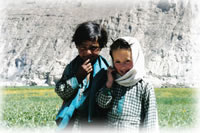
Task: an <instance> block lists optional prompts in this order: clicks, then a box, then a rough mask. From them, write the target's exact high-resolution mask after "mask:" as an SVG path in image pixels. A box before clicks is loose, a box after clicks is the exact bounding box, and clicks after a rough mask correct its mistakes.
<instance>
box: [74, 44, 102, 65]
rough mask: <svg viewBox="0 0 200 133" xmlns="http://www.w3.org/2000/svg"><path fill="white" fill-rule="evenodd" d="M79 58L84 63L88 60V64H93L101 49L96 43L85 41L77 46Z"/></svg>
mask: <svg viewBox="0 0 200 133" xmlns="http://www.w3.org/2000/svg"><path fill="white" fill-rule="evenodd" d="M77 49H78V52H79V56H80V57H81V58H82V59H83V60H84V61H86V60H87V59H90V62H93V61H95V60H96V59H97V57H98V55H99V53H100V51H101V49H100V47H99V43H98V42H97V41H94V42H92V41H85V42H83V43H82V44H81V45H80V46H77Z"/></svg>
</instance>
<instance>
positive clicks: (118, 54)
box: [112, 49, 133, 76]
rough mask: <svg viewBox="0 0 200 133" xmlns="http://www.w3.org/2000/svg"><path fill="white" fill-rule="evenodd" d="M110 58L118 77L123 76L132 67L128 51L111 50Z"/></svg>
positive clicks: (130, 55)
mask: <svg viewBox="0 0 200 133" xmlns="http://www.w3.org/2000/svg"><path fill="white" fill-rule="evenodd" d="M112 56H113V64H114V67H115V69H116V71H117V72H118V73H119V75H121V76H123V75H124V74H126V73H127V72H128V71H129V70H130V69H131V68H132V67H133V61H132V54H131V51H130V49H117V50H113V51H112Z"/></svg>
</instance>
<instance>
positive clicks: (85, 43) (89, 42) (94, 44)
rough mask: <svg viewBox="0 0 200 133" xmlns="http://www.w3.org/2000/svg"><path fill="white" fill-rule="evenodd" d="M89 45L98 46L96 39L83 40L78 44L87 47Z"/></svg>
mask: <svg viewBox="0 0 200 133" xmlns="http://www.w3.org/2000/svg"><path fill="white" fill-rule="evenodd" d="M89 46H99V43H98V42H97V41H84V42H82V43H81V45H80V47H89Z"/></svg>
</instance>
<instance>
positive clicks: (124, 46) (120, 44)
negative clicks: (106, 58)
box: [110, 38, 131, 59]
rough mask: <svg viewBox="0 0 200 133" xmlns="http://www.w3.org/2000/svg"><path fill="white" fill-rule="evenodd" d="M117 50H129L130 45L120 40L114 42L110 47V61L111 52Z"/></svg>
mask: <svg viewBox="0 0 200 133" xmlns="http://www.w3.org/2000/svg"><path fill="white" fill-rule="evenodd" d="M117 49H129V50H131V45H130V44H129V43H128V42H127V41H126V40H124V39H122V38H119V39H117V40H115V41H114V42H113V43H112V44H111V45H110V56H111V57H112V59H113V56H112V52H113V51H114V50H117Z"/></svg>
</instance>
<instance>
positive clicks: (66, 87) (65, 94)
mask: <svg viewBox="0 0 200 133" xmlns="http://www.w3.org/2000/svg"><path fill="white" fill-rule="evenodd" d="M75 91H76V90H75V89H73V88H72V85H71V82H70V80H67V81H66V82H65V83H58V84H56V88H55V92H56V93H57V94H58V96H60V97H61V98H62V99H63V100H65V99H68V98H70V97H71V96H72V95H73V94H74V93H75Z"/></svg>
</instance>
